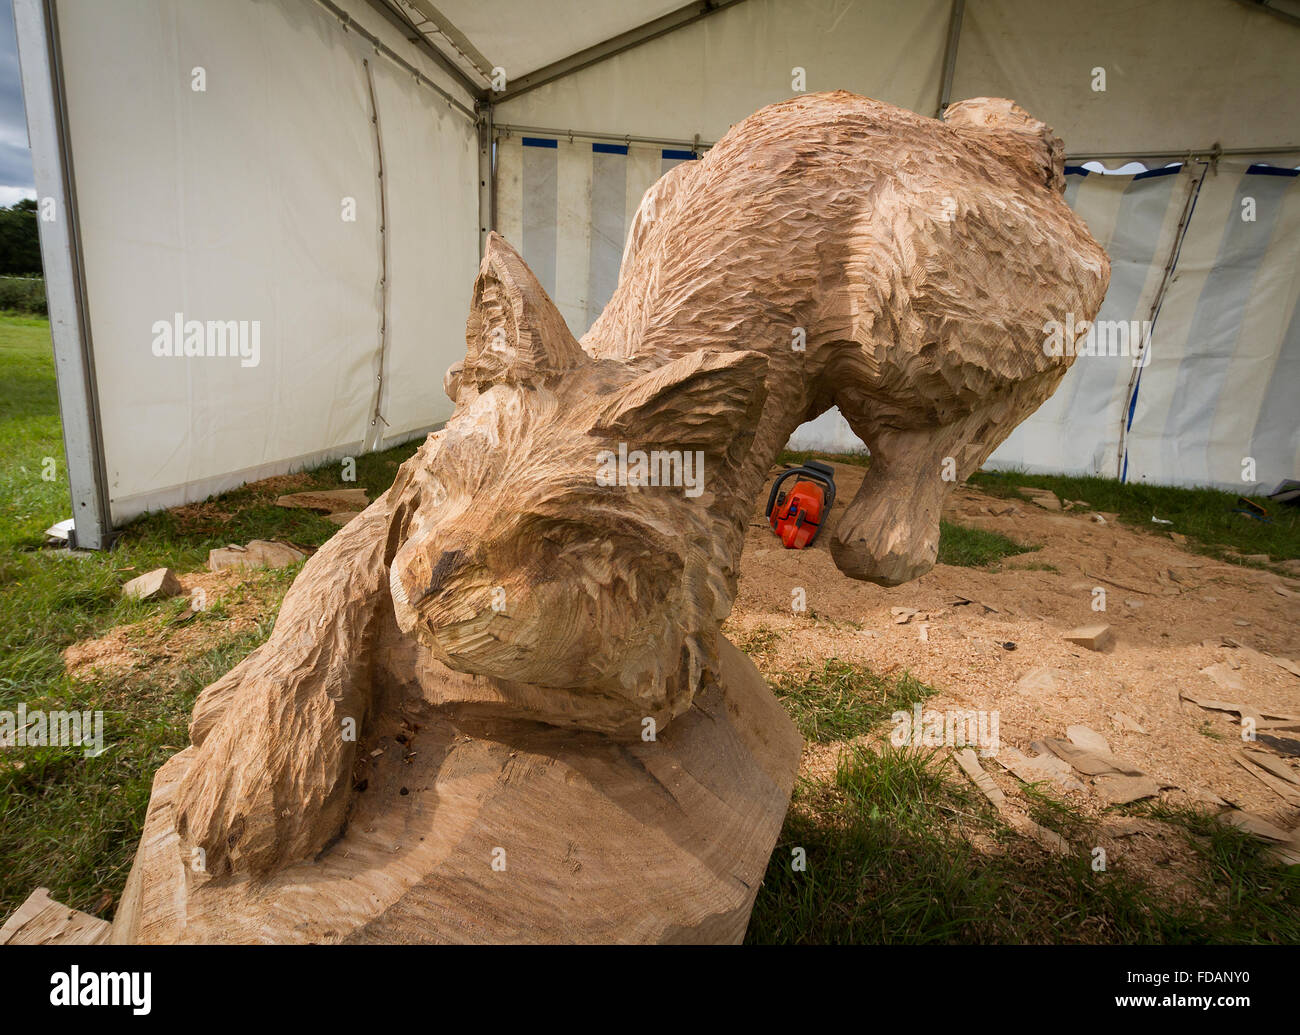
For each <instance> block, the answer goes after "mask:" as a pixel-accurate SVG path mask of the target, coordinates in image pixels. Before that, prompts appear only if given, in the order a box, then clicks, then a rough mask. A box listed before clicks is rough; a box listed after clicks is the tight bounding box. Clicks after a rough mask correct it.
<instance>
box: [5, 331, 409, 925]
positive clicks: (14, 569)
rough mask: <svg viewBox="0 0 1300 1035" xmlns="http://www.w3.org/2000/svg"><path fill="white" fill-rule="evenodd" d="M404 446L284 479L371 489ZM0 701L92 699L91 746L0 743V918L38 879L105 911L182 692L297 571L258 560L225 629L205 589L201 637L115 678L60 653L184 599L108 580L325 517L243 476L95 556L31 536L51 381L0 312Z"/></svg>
mask: <svg viewBox="0 0 1300 1035" xmlns="http://www.w3.org/2000/svg"><path fill="white" fill-rule="evenodd" d="M416 445H417V444H416V443H410V444H408V445H404V446H400V447H398V448H397V449H394V450H389V451H387V452H384V453H377V454H373V455H370V456H365V457H360V458H358V462H357V471H356V474H357V481H356V482H355V483H351V482H349V483H347V484H346V485H345V484H343V483H342V482H340V480H339V473H340V468H339V467H338V466H337V465H331V466H329V467H326V468H323V469H321V470H319V471H314V472H310V473H309V474H308V475H307V477H306V478H305V479H304V480H303V483H302V484H301V485H300V486H296V487H295V488H301V489H307V488H350V487H354V486H362V487H365V488H366V489H368V490H369V492H370V495H371V498H372V499H373V498H374V497H375V496H376V495H378V494H379V493H380V492H382V491H383V490H384V489H385V488H387V486H388V485H389V484H390V483H391V482H392V479H393V476H394V474H395V473H396V470H397V466H398V464H400V463H401V461H402V460H404V459H406V457H407V456H409V455H410V454H411V453H412V452H413V451H414V450H415V448H416ZM0 451H2V452H0V458H2V459H0V507H2V508H3V510H0V710H7V711H15V710H16V709H17V706H18V704H19V703H25V704H26V706H27V708H28V710H29V711H32V710H35V709H41V710H45V711H49V710H54V709H68V710H74V709H75V710H91V711H94V710H102V711H103V712H104V742H105V744H107V745H108V750H106V751H105V752H104V753H103V754H102V755H100V756H98V757H96V758H86V757H84V752H83V751H82V749H81V748H78V747H71V748H59V747H24V748H10V749H3V751H2V752H0V917H6V916H8V915H9V913H10V912H12V911H13V910H14V909H15V908H16V907H17V906H18V905H19V904H20V903H21V902H22V901H23V899H25V898H26V897H27V895H28V894H29V893H30V892H31V890H32V889H33V888H35V887H38V886H45V887H48V888H49V889H50V892H51V894H52V895H53V896H54V897H55V898H56V899H58V900H59V901H61V902H65V903H67V904H68V905H70V906H73V907H75V908H78V909H84V910H86V911H89V912H95V913H98V914H100V915H104V916H111V915H112V903H113V901H114V900H115V899H116V897H117V895H119V894H120V893H121V890H122V886H123V884H124V883H125V881H126V875H127V872H128V870H129V869H130V865H131V858H132V855H133V853H134V851H135V844H136V841H137V840H138V838H139V833H140V825H141V823H142V821H143V819H144V809H145V805H146V803H147V802H148V800H149V790H150V787H151V785H152V781H153V773H154V770H156V769H157V768H158V766H159V765H161V764H162V763H163V762H164V761H165V760H166V759H167V758H168V757H169V756H170V755H172V754H174V753H175V751H177V750H179V748H181V747H183V746H184V745H185V744H186V743H187V742H188V734H187V732H186V730H187V727H188V723H189V713H190V709H191V708H192V706H193V703H194V698H195V697H196V696H197V694H198V692H199V691H200V690H202V689H203V687H205V686H206V685H208V684H209V683H211V682H212V681H214V680H215V679H216V678H217V677H218V676H220V675H222V674H223V673H224V672H226V671H227V670H228V669H229V668H231V667H232V666H233V665H234V664H235V663H236V662H237V661H239V660H240V659H241V658H243V657H244V655H246V654H247V653H248V652H249V651H250V650H252V649H253V648H254V647H256V646H257V645H258V644H259V643H260V642H262V641H263V640H264V639H265V638H266V636H267V635H268V634H269V633H270V629H271V625H272V624H273V622H274V619H275V614H276V611H277V609H278V607H279V603H280V599H281V598H282V597H283V595H284V592H285V591H286V590H287V589H288V587H289V584H290V582H292V580H293V577H294V575H295V574H296V573H297V569H296V568H290V569H286V570H284V571H280V572H268V573H265V574H263V575H260V576H258V577H256V578H254V579H252V580H251V581H250V582H248V583H245V584H244V585H243V586H241V587H240V588H239V589H238V590H237V591H236V592H237V593H238V594H240V595H243V596H250V595H251V596H252V597H253V598H255V599H254V603H255V604H256V605H257V607H258V609H259V610H260V611H261V612H262V613H263V615H264V617H263V618H262V620H261V621H260V623H259V624H258V626H257V627H256V628H254V629H251V630H249V629H243V630H241V631H232V630H230V629H229V628H228V627H227V623H226V621H225V615H226V613H227V608H228V606H230V605H233V604H234V603H236V601H234V600H225V599H221V598H217V599H213V600H209V601H208V607H207V610H206V611H204V612H202V613H201V614H199V615H198V616H197V617H195V618H194V619H193V621H194V622H198V623H203V625H204V628H203V629H202V630H201V631H202V635H197V636H195V635H190V636H187V637H186V640H187V642H188V643H189V647H188V648H187V649H185V650H182V651H181V652H180V654H179V655H178V656H176V657H174V658H170V659H168V662H167V663H166V664H163V663H161V662H158V663H151V664H148V665H144V666H138V667H137V668H136V669H135V670H134V671H133V672H131V673H129V674H127V675H112V674H108V675H103V676H94V677H91V678H83V679H77V680H74V679H72V678H70V677H69V675H68V674H67V673H66V672H65V669H64V661H63V650H64V649H65V648H66V647H67V646H68V645H69V644H72V643H74V642H77V641H79V640H83V639H86V638H88V637H94V636H98V635H101V634H103V633H104V632H106V631H107V630H109V629H112V628H113V627H114V626H118V625H123V624H128V623H141V624H143V625H144V626H145V627H146V628H147V629H148V630H149V631H151V632H154V633H159V635H160V636H161V635H162V632H160V630H161V631H164V632H165V630H166V628H167V627H168V625H169V623H171V622H174V621H176V620H177V619H178V618H179V617H180V616H181V613H182V611H183V609H184V608H185V607H186V603H187V602H186V601H185V599H184V598H176V599H173V600H171V601H168V602H164V603H162V604H154V603H135V602H131V601H126V600H123V599H122V596H121V592H120V590H121V585H122V583H123V582H126V581H127V580H128V579H130V578H132V577H133V576H135V575H138V574H140V573H142V572H145V571H149V570H151V569H153V568H156V567H159V566H161V565H168V566H170V567H172V568H173V569H175V570H177V571H180V572H188V571H199V570H202V569H203V568H204V565H205V562H206V560H207V554H208V550H210V549H211V548H213V547H217V546H224V545H225V544H227V543H231V542H247V541H248V540H249V539H251V538H262V539H281V540H285V541H288V542H292V543H294V544H296V545H298V546H301V547H304V548H307V549H310V548H312V547H315V546H318V545H319V544H321V543H323V542H324V541H325V540H326V539H328V538H329V536H330V535H332V534H333V533H334V532H336V531H337V528H336V527H335V526H334V525H332V524H330V523H329V522H328V521H326V520H325V519H324V518H322V517H319V516H317V515H316V514H314V513H311V512H309V511H303V510H288V509H285V508H282V507H276V506H275V505H274V497H275V495H276V493H275V492H273V491H272V492H268V491H267V490H266V489H260V490H259V489H256V488H244V489H238V490H235V491H234V492H231V493H227V494H226V495H225V496H223V497H221V499H220V501H219V502H217V503H213V504H209V505H196V506H192V507H187V508H184V509H183V510H181V511H177V512H164V513H160V514H154V515H150V516H148V517H146V518H143V519H141V520H138V521H136V522H134V523H132V524H131V525H129V526H128V527H127V528H126V529H125V530H124V531H123V534H122V536H121V538H120V539H119V541H118V543H117V545H116V546H115V548H114V549H113V550H112V551H111V552H109V553H96V554H76V555H70V554H69V553H68V552H67V551H58V550H42V549H39V547H40V545H41V543H42V541H43V538H44V536H43V533H44V530H45V529H46V528H48V527H49V526H50V525H51V524H53V523H54V522H55V521H58V520H61V519H62V518H65V517H67V516H68V515H69V514H70V513H71V501H70V499H69V495H68V484H67V473H66V470H65V468H64V458H63V442H62V437H61V428H60V423H59V416H58V401H57V395H56V392H55V385H54V364H53V356H52V352H51V348H50V338H49V323H48V322H47V321H46V320H43V319H37V318H30V317H17V316H0Z"/></svg>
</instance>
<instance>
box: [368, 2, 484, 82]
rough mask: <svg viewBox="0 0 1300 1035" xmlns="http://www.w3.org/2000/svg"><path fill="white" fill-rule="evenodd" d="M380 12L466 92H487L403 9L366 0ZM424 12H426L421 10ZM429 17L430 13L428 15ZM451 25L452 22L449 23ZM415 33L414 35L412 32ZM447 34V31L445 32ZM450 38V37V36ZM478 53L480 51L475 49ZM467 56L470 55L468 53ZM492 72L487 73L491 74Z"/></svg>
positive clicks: (386, 3) (385, 3)
mask: <svg viewBox="0 0 1300 1035" xmlns="http://www.w3.org/2000/svg"><path fill="white" fill-rule="evenodd" d="M366 2H367V3H369V4H370V6H371V7H373V8H374V9H375V11H376V12H377V13H378V14H381V15H383V17H384V20H385V21H387V22H388V23H389V24H390V25H392V26H393V27H394V28H395V29H397V30H399V31H400V32H401V33H402V35H404V36H406V38H407V39H408V40H409V41H410V42H411V43H413V44H414V45H415V46H416V47H418V48H419V49H420V50H421V51H422V52H423V53H425V54H427V55H428V56H429V57H431V58H433V60H434V62H435V63H437V65H438V67H439V68H441V69H442V70H443V71H444V72H446V73H447V74H448V75H449V76H451V77H452V78H453V79H454V80H456V82H457V83H458V84H459V85H460V87H461V89H463V90H464V91H465V92H466V93H468V94H469V95H470V96H471V97H473V98H475V99H476V100H477V99H479V98H481V97H482V96H483V95H484V94H485V93H486V92H487V90H486V88H485V87H483V86H480V85H479V84H478V83H476V82H474V80H473V79H472V78H470V77H469V76H468V75H467V74H466V73H465V71H464V69H462V68H461V67H460V66H459V65H458V64H456V62H454V61H453V60H452V59H451V58H449V57H448V56H447V55H446V54H444V53H443V52H442V51H441V50H439V49H438V48H437V47H435V46H434V45H433V44H432V43H430V42H429V40H428V37H426V36H425V35H424V33H422V32H421V31H420V30H419V29H418V28H417V27H416V26H414V25H412V24H411V22H410V19H408V18H407V17H406V16H405V15H404V14H403V13H402V12H401V11H399V10H397V9H396V8H394V7H393V6H392V5H391V4H390V3H388V2H387V0H366ZM421 13H422V14H423V13H424V12H423V11H421ZM426 17H428V15H426ZM354 24H355V23H354ZM447 25H448V26H450V23H447ZM411 33H414V34H415V35H414V36H413V37H412V36H411V35H410V34H411ZM444 34H445V33H444ZM448 38H450V37H448ZM475 53H476V54H477V53H478V52H477V51H475ZM466 56H467V57H468V56H469V55H466ZM490 74H491V73H485V75H488V76H490Z"/></svg>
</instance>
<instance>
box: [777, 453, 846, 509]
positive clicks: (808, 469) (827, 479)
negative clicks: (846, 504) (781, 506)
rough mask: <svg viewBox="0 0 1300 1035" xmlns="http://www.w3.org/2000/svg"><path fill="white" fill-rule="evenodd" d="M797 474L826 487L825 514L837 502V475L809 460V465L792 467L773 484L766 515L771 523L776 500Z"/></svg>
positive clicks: (823, 465) (778, 476) (822, 465)
mask: <svg viewBox="0 0 1300 1035" xmlns="http://www.w3.org/2000/svg"><path fill="white" fill-rule="evenodd" d="M796 474H799V475H803V476H804V477H805V478H809V479H811V480H812V481H815V482H821V484H822V485H824V486H826V508H825V510H824V511H823V513H829V512H830V509H831V504H833V503H834V502H835V473H834V471H832V470H831V468H829V467H827V466H826V465H825V464H819V463H817V461H816V460H809V461H808V463H806V464H804V465H803V466H801V467H791V468H790V469H789V470H788V471H782V472H781V473H780V474H779V475H777V479H776V481H775V482H773V483H772V491H771V492H770V493H768V496H767V510H766V511H765V512H764V515H765V516H766V517H767V519H768V520H769V521H770V520H771V518H772V508H773V507H775V506H776V498H777V496H778V495H780V493H781V486H782V484H783V483H784V482H785V480H786V479H787V478H790V477H792V476H794V475H796Z"/></svg>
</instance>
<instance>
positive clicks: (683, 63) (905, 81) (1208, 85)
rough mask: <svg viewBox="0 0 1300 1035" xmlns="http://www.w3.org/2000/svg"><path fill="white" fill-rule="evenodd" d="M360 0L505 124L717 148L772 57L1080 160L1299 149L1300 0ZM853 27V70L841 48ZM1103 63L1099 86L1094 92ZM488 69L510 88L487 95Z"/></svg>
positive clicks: (752, 100)
mask: <svg viewBox="0 0 1300 1035" xmlns="http://www.w3.org/2000/svg"><path fill="white" fill-rule="evenodd" d="M368 2H369V3H370V4H371V5H372V6H373V7H375V8H377V9H379V10H382V11H384V12H385V14H386V15H387V16H388V17H389V19H390V20H396V21H397V22H398V23H400V24H402V25H403V26H404V29H405V31H407V32H408V33H409V35H410V38H412V39H419V38H420V37H422V39H421V40H420V42H421V43H422V45H423V46H425V47H426V48H427V49H430V50H433V51H436V52H437V55H436V56H437V57H438V58H439V59H440V60H441V61H442V62H443V63H444V66H452V67H454V68H455V69H456V70H457V71H458V72H459V78H461V82H462V85H464V86H465V87H466V88H467V89H469V90H470V91H471V92H472V93H474V94H476V95H477V96H478V97H479V98H481V99H485V100H486V99H491V100H492V101H493V102H494V103H495V105H496V106H497V107H498V110H499V115H498V121H505V122H511V123H518V124H525V125H539V126H551V127H554V128H557V129H561V128H563V129H572V130H579V128H580V129H581V130H587V131H593V132H597V131H599V132H612V133H631V134H638V133H639V134H646V135H656V136H663V137H672V138H681V137H686V138H689V137H690V136H692V135H693V134H699V135H700V136H701V137H702V138H703V139H716V137H717V136H719V135H720V134H721V133H722V132H725V130H726V127H727V125H729V124H730V123H731V122H734V121H735V119H736V118H739V117H743V116H744V115H746V114H748V113H749V112H750V111H752V110H753V109H754V108H756V107H758V106H760V105H761V104H762V103H766V102H767V101H768V100H772V99H775V98H774V97H767V96H765V95H763V96H760V94H763V93H764V91H766V92H770V89H769V88H770V87H771V85H772V83H771V82H770V80H771V79H772V74H773V73H774V72H775V71H776V67H775V64H773V62H775V63H776V64H781V63H782V62H784V64H782V67H783V68H784V67H786V66H787V65H789V64H791V63H792V62H793V63H794V64H800V65H807V66H808V68H809V80H810V85H809V87H808V88H809V89H825V88H829V87H832V86H834V87H844V88H846V89H850V90H854V91H856V92H859V93H865V94H868V95H870V96H874V97H879V98H881V99H885V100H893V101H894V102H895V103H900V104H903V105H905V106H909V107H913V108H914V109H915V110H917V111H922V112H923V113H924V114H935V113H936V112H937V108H938V102H939V100H940V95H941V93H942V92H943V89H944V88H946V87H947V86H949V85H950V86H951V99H954V100H956V99H960V98H962V97H968V96H980V95H984V96H990V95H992V96H1006V97H1011V98H1013V99H1014V100H1016V101H1017V102H1019V103H1020V104H1021V105H1023V106H1024V107H1025V108H1027V109H1028V110H1030V111H1031V112H1032V113H1033V114H1034V115H1036V116H1037V117H1039V118H1042V119H1043V120H1044V121H1046V122H1048V123H1049V124H1050V125H1052V126H1053V127H1054V128H1055V129H1056V131H1057V132H1058V134H1060V135H1061V136H1062V137H1063V138H1064V139H1065V140H1066V144H1067V149H1068V150H1069V151H1071V152H1072V153H1074V154H1121V153H1127V154H1148V153H1150V154H1155V153H1157V152H1159V153H1161V154H1174V153H1175V152H1178V153H1186V151H1188V150H1193V149H1196V150H1201V149H1206V148H1209V147H1211V146H1212V145H1214V144H1220V145H1221V146H1222V147H1224V148H1225V149H1233V148H1238V149H1244V148H1251V149H1256V148H1291V147H1300V102H1298V101H1297V98H1298V97H1300V89H1298V88H1300V0H1154V2H1151V0H1147V2H1135V0H1079V2H1078V3H1075V4H1070V5H1056V4H1044V3H1042V0H924V2H915V3H913V2H909V3H908V4H904V5H900V4H898V3H897V0H856V2H853V3H845V2H844V0H696V2H694V3H690V4H687V5H685V6H683V5H682V4H681V3H680V0H620V2H619V3H617V4H611V3H609V2H608V0H368ZM828 26H829V28H828ZM950 26H952V27H955V28H956V29H957V33H956V36H955V44H954V43H953V42H952V41H951V40H950V38H949V36H950V34H949V28H950ZM846 27H847V34H848V35H850V36H852V41H853V46H855V47H857V48H859V50H860V51H861V54H860V60H857V61H850V60H848V59H847V58H845V56H844V54H843V51H844V47H845V44H846V42H849V41H846V40H845V39H844V38H843V37H844V36H845V35H846ZM746 53H748V54H749V55H750V60H749V62H748V66H749V67H748V68H746V67H744V66H745V64H746V63H745V62H744V61H743V60H742V58H743V55H744V54H746ZM760 57H762V58H763V59H764V60H760ZM766 58H771V60H770V61H766V64H768V65H773V67H772V68H767V67H766V65H764V67H763V68H762V69H761V70H760V69H759V68H758V65H760V64H764V61H765V60H766ZM778 59H779V60H778ZM900 62H903V63H904V65H906V67H905V68H904V67H900V64H899V63H900ZM1099 67H1100V68H1104V69H1105V70H1106V73H1107V76H1108V82H1107V86H1106V90H1105V91H1104V92H1098V91H1095V90H1092V89H1089V88H1088V85H1087V84H1088V82H1089V77H1090V76H1091V75H1092V74H1093V71H1094V70H1095V69H1096V68H1099ZM494 68H501V69H504V71H505V74H506V77H507V87H506V90H505V91H504V92H492V91H491V89H490V78H491V76H492V71H493V69H494ZM733 80H734V81H733ZM819 80H820V81H819ZM932 80H933V85H931V81H932ZM814 82H816V84H815V85H814ZM941 83H942V84H943V85H942V87H941ZM649 93H653V94H655V95H656V96H655V98H654V99H653V101H652V100H651V99H650V98H648V97H646V96H645V95H646V94H649ZM642 100H643V101H644V103H639V102H640V101H642ZM615 101H617V110H615V107H613V105H614V104H615ZM520 102H522V103H520Z"/></svg>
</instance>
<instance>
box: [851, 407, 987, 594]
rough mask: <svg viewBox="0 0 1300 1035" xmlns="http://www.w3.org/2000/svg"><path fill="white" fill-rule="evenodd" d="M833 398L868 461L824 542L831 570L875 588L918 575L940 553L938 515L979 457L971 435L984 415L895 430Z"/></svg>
mask: <svg viewBox="0 0 1300 1035" xmlns="http://www.w3.org/2000/svg"><path fill="white" fill-rule="evenodd" d="M837 402H838V403H839V406H840V411H841V412H842V413H843V414H844V416H845V417H846V418H847V419H848V421H849V424H850V425H851V426H852V427H853V430H854V432H855V433H856V434H857V435H858V436H859V437H860V438H862V439H863V440H864V441H866V442H867V443H868V445H869V446H870V449H871V466H870V468H868V470H867V476H866V478H864V479H863V481H862V486H861V487H860V488H859V489H858V492H857V495H856V496H854V498H853V501H852V502H851V503H850V504H849V505H848V507H847V509H846V510H845V511H844V513H843V514H841V515H840V520H839V523H838V526H837V528H836V530H835V535H834V536H833V537H832V539H831V555H832V556H833V557H834V558H835V565H836V567H838V568H839V569H840V571H842V572H844V574H845V575H848V576H849V577H850V578H855V579H862V580H864V581H866V582H874V583H876V584H877V585H880V586H897V585H898V584H900V583H902V582H908V581H910V580H911V579H915V578H917V577H919V576H921V575H924V574H925V573H926V572H927V571H929V570H930V569H931V568H932V567H934V562H935V560H936V558H937V557H938V555H939V513H940V511H941V510H942V508H943V504H944V502H945V501H946V500H947V498H948V494H949V493H950V492H951V491H952V490H953V488H954V487H955V486H956V485H958V484H959V483H960V481H961V480H962V479H963V478H965V477H966V476H967V475H968V474H969V473H970V471H971V470H972V469H973V467H975V466H978V464H979V462H980V460H982V459H983V453H982V450H980V449H978V447H977V448H976V449H975V450H972V448H971V446H970V439H971V436H972V433H973V432H974V431H976V430H977V429H980V428H982V427H984V426H985V424H986V421H985V419H984V418H983V416H981V415H979V414H972V415H970V416H968V417H966V418H965V419H963V420H961V421H958V422H957V423H954V424H949V425H942V426H939V427H935V428H925V429H920V430H908V431H899V430H895V429H892V428H884V429H882V428H880V427H878V426H877V425H875V424H874V423H873V422H871V421H869V420H868V419H867V417H866V414H865V407H864V406H861V405H855V402H854V401H849V400H844V399H842V398H841V399H838V400H837ZM846 403H847V404H846Z"/></svg>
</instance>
